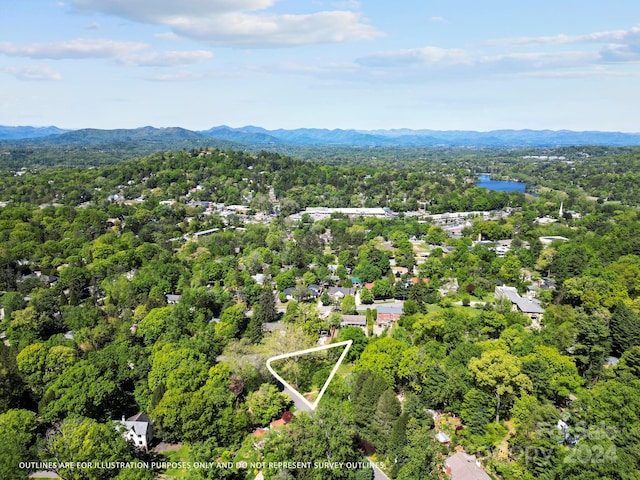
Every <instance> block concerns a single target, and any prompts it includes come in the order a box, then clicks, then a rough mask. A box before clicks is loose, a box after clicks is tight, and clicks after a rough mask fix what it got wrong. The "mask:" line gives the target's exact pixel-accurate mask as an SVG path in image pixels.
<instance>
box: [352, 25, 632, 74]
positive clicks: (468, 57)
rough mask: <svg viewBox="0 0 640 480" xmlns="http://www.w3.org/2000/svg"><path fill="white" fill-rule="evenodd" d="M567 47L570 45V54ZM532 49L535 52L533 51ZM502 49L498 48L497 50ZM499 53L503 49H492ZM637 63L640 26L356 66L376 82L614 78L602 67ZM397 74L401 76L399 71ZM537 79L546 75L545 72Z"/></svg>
mask: <svg viewBox="0 0 640 480" xmlns="http://www.w3.org/2000/svg"><path fill="white" fill-rule="evenodd" d="M566 45H573V46H574V48H573V49H572V50H570V51H568V50H567V49H566ZM531 46H535V47H537V48H536V51H531ZM558 46H562V47H561V48H560V47H558ZM500 47H501V48H500ZM496 50H502V51H496ZM638 62H640V27H633V28H631V29H629V30H614V31H608V32H594V33H590V34H585V35H574V36H569V35H564V34H560V35H554V36H544V37H520V38H510V39H501V40H491V41H488V42H485V43H484V44H481V45H479V46H478V48H477V49H475V50H463V49H456V48H440V47H435V46H427V47H423V48H412V49H405V50H396V51H389V52H379V53H376V54H372V55H368V56H364V57H361V58H359V59H357V60H356V63H357V64H359V65H361V66H362V67H363V68H365V69H368V71H369V72H371V73H372V74H375V75H376V76H377V77H378V78H385V77H387V78H393V79H399V78H402V75H404V76H405V77H407V78H412V77H413V78H415V77H417V76H419V75H421V74H422V75H424V74H428V75H429V76H430V77H434V78H436V77H438V78H439V77H443V76H446V77H459V78H465V76H467V77H469V76H470V75H496V74H498V75H504V74H518V75H520V74H526V73H528V72H531V73H536V72H537V73H541V72H549V77H551V76H554V77H555V78H565V77H566V78H568V77H570V76H571V75H572V71H573V70H575V71H581V72H582V75H584V72H586V71H589V72H591V74H592V75H593V76H600V75H605V74H606V75H613V73H612V71H611V70H607V71H606V73H605V70H603V69H602V68H600V67H602V66H604V65H615V64H623V63H625V64H632V63H638ZM399 69H400V70H401V73H399V72H398V70H399ZM537 76H540V77H542V76H544V75H543V74H540V75H537Z"/></svg>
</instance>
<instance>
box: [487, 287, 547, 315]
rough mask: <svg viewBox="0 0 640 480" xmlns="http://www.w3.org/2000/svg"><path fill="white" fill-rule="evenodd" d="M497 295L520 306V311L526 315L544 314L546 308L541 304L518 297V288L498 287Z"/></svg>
mask: <svg viewBox="0 0 640 480" xmlns="http://www.w3.org/2000/svg"><path fill="white" fill-rule="evenodd" d="M496 293H497V294H499V295H502V296H503V297H505V298H506V299H507V300H509V301H510V302H511V303H513V304H515V305H517V306H518V310H520V311H521V312H524V313H544V308H542V307H541V306H540V304H539V303H537V302H533V301H531V300H529V299H527V298H523V297H521V296H520V295H518V290H517V289H516V287H507V286H506V285H503V286H499V287H496Z"/></svg>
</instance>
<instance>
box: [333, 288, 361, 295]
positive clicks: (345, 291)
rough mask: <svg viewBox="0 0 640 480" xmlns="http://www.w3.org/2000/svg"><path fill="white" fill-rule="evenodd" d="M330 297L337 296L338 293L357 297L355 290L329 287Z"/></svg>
mask: <svg viewBox="0 0 640 480" xmlns="http://www.w3.org/2000/svg"><path fill="white" fill-rule="evenodd" d="M328 293H329V295H336V294H337V293H341V294H342V295H355V293H356V289H355V288H346V287H329V289H328Z"/></svg>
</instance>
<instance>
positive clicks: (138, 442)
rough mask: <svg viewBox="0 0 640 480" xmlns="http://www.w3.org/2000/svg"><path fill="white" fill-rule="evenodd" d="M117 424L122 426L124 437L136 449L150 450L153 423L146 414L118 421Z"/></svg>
mask: <svg viewBox="0 0 640 480" xmlns="http://www.w3.org/2000/svg"><path fill="white" fill-rule="evenodd" d="M115 423H117V424H120V425H122V426H123V427H124V428H122V435H123V436H124V438H126V439H127V440H128V441H130V442H132V443H133V444H134V445H135V446H136V448H139V449H144V450H148V449H149V444H150V443H151V440H152V439H153V423H152V422H151V420H150V419H149V416H148V415H147V414H146V413H138V414H137V415H134V416H133V417H129V418H127V419H126V420H125V418H124V415H123V416H122V420H116V421H115Z"/></svg>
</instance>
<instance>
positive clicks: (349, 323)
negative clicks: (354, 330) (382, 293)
mask: <svg viewBox="0 0 640 480" xmlns="http://www.w3.org/2000/svg"><path fill="white" fill-rule="evenodd" d="M340 326H341V327H360V328H363V329H364V330H365V331H366V329H367V317H365V316H364V315H342V321H341V322H340Z"/></svg>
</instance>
